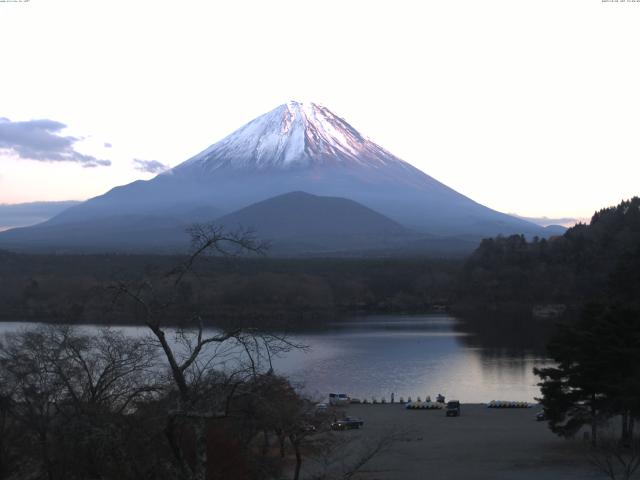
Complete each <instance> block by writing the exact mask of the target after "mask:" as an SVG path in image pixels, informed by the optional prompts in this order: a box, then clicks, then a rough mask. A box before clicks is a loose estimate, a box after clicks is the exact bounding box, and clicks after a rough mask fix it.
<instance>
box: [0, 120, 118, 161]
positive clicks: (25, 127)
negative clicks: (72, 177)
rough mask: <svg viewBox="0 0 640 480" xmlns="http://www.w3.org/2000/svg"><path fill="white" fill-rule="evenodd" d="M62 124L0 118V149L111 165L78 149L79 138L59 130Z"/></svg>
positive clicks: (29, 157)
mask: <svg viewBox="0 0 640 480" xmlns="http://www.w3.org/2000/svg"><path fill="white" fill-rule="evenodd" d="M66 127H67V126H66V125H65V124H64V123H60V122H56V121H55V120H47V119H42V120H28V121H24V122H12V121H11V120H9V119H8V118H0V152H1V151H3V150H6V151H8V152H9V153H13V154H15V155H17V156H18V157H19V158H21V159H24V160H35V161H38V162H75V163H79V164H81V165H82V166H83V167H99V166H105V167H106V166H109V165H111V161H110V160H102V159H98V158H95V157H92V156H91V155H85V154H83V153H80V152H78V151H77V150H76V149H75V148H74V144H75V143H76V142H77V141H78V140H80V139H79V138H76V137H72V136H63V135H60V134H59V133H60V131H61V130H63V129H65V128H66Z"/></svg>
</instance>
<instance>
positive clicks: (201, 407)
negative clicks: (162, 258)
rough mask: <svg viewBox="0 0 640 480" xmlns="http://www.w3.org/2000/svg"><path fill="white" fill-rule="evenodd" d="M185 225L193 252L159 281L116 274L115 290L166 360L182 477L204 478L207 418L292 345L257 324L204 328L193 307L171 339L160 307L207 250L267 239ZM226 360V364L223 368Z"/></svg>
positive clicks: (225, 251) (241, 247) (252, 246)
mask: <svg viewBox="0 0 640 480" xmlns="http://www.w3.org/2000/svg"><path fill="white" fill-rule="evenodd" d="M189 233H190V234H191V237H192V250H191V254H190V255H189V256H188V257H187V258H186V259H185V261H184V262H183V263H181V264H180V265H178V266H177V267H176V268H174V269H172V270H171V271H169V272H168V273H167V274H166V275H165V276H164V277H162V279H160V281H159V282H156V283H154V282H152V281H150V280H148V279H147V280H144V281H142V282H138V283H135V284H131V283H124V282H121V283H119V284H118V285H117V287H116V290H117V292H118V294H119V295H120V296H124V297H125V298H127V299H129V300H130V301H132V302H133V304H134V305H135V306H137V308H138V311H139V312H140V313H141V318H142V320H143V321H144V323H145V325H146V326H147V327H148V328H149V330H150V331H151V332H152V334H153V335H154V337H155V339H156V340H157V342H158V344H159V346H160V348H161V350H162V352H163V354H164V357H165V360H166V362H167V365H168V367H169V372H170V375H171V378H172V381H173V384H174V385H175V388H176V391H177V398H176V408H175V409H173V410H171V412H170V413H169V416H168V420H167V426H166V434H167V439H168V441H169V444H170V446H171V450H172V452H173V455H174V460H175V462H176V465H177V467H178V470H179V472H180V474H181V476H182V477H184V478H188V479H193V480H204V479H205V478H206V474H207V465H208V461H207V429H208V425H209V422H210V421H211V420H213V419H219V418H223V417H225V416H227V414H228V411H229V408H228V407H229V401H230V398H231V397H232V396H233V395H234V394H235V393H236V387H237V386H238V385H240V384H241V383H243V382H244V381H245V380H247V379H250V378H255V377H256V375H257V373H258V372H259V371H262V370H265V369H267V368H265V367H267V366H268V370H271V369H272V365H271V359H272V357H273V356H274V355H278V354H280V353H282V352H283V351H286V350H288V349H290V348H296V347H298V346H297V345H294V344H292V343H290V342H288V341H287V340H286V338H285V337H284V336H278V335H275V334H273V333H266V332H263V331H260V330H257V329H255V328H247V327H244V328H241V327H240V326H232V327H230V328H226V329H217V330H214V331H207V330H206V329H205V328H204V323H205V322H204V319H203V317H202V315H201V314H200V313H199V312H197V311H194V312H190V313H189V314H188V315H187V318H186V319H182V320H181V321H180V322H179V325H178V328H177V329H176V330H175V334H174V338H173V341H172V340H171V339H170V338H169V336H170V328H171V326H170V324H169V323H170V322H167V321H166V320H165V319H164V313H165V312H166V311H167V309H168V308H169V306H171V305H172V302H174V301H175V300H176V297H177V295H178V294H179V292H180V286H181V285H182V284H183V282H184V281H185V279H186V278H187V277H193V276H195V277H197V271H196V268H195V267H196V264H197V261H198V260H202V259H203V258H204V257H206V256H207V255H209V254H214V255H218V256H224V257H229V256H236V255H240V254H246V253H252V254H263V253H264V251H265V249H266V247H267V246H266V244H264V243H262V242H260V241H258V240H257V239H256V238H255V236H254V235H253V234H252V232H250V231H238V232H226V231H225V230H224V228H222V227H220V226H216V225H195V226H193V227H192V228H191V229H190V230H189ZM173 320H174V321H175V319H173ZM234 362H235V363H234ZM230 364H232V368H229V365H230ZM225 367H226V368H225ZM214 370H226V373H225V374H224V375H211V374H210V372H211V371H214ZM229 370H231V372H229ZM184 426H188V427H190V428H191V430H192V431H193V434H194V437H195V461H194V463H193V464H190V463H189V462H188V461H186V458H185V455H184V451H183V450H184V449H183V446H182V445H181V443H180V441H179V432H180V431H182V429H183V428H184Z"/></svg>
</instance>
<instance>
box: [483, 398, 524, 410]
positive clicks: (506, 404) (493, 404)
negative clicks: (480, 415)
mask: <svg viewBox="0 0 640 480" xmlns="http://www.w3.org/2000/svg"><path fill="white" fill-rule="evenodd" d="M487 407H488V408H531V407H533V405H532V404H530V403H528V402H511V401H508V400H491V401H490V402H489V403H488V404H487Z"/></svg>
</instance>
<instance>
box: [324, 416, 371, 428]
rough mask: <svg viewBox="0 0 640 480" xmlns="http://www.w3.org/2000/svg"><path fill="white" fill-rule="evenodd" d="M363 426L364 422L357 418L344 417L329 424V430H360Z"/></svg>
mask: <svg viewBox="0 0 640 480" xmlns="http://www.w3.org/2000/svg"><path fill="white" fill-rule="evenodd" d="M363 425H364V422H363V421H362V420H360V419H359V418H353V417H344V418H342V419H340V420H336V421H335V422H333V423H332V424H331V430H351V429H353V428H360V427H362V426H363Z"/></svg>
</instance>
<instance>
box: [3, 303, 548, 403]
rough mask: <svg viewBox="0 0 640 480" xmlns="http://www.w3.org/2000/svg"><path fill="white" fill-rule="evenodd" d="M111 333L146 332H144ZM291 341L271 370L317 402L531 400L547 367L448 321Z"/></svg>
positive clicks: (411, 320)
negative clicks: (539, 371) (294, 347)
mask: <svg viewBox="0 0 640 480" xmlns="http://www.w3.org/2000/svg"><path fill="white" fill-rule="evenodd" d="M29 325H35V324H25V323H14V322H6V323H0V334H1V333H6V332H9V331H15V330H16V329H18V328H21V327H24V326H29ZM83 328H87V329H92V328H98V327H94V326H85V327H83ZM116 328H120V329H122V330H123V331H125V332H126V333H127V334H129V335H142V334H145V333H146V329H144V328H143V327H116ZM474 330H476V331H474ZM514 335H522V336H525V337H526V336H527V332H520V333H516V334H514ZM291 339H292V340H293V341H295V342H297V343H301V344H304V345H307V346H308V347H309V348H308V349H307V350H305V351H292V352H289V353H287V354H285V355H284V356H283V357H282V358H277V359H275V361H274V368H275V370H276V372H278V373H281V374H284V375H286V376H288V377H289V378H290V379H291V380H292V382H294V383H295V384H296V385H297V386H298V387H299V388H300V389H301V390H303V391H305V392H306V393H308V394H310V395H312V396H314V397H317V399H318V400H321V399H323V398H324V397H326V395H327V394H328V393H329V392H339V393H348V394H349V395H350V396H353V397H358V398H361V399H362V398H367V399H369V400H371V399H372V397H375V398H376V399H378V400H380V399H381V398H383V397H384V398H386V400H387V401H389V399H390V397H391V393H392V392H393V393H394V394H395V398H396V400H398V399H399V398H400V397H404V398H407V397H408V396H411V397H412V398H413V399H415V398H416V397H417V396H420V397H422V398H423V399H424V398H425V396H426V395H430V396H431V398H434V397H435V396H436V395H437V394H438V393H442V394H443V395H445V396H446V397H447V398H456V399H459V400H461V401H463V402H473V403H479V402H488V401H490V400H493V399H495V400H520V401H533V399H534V397H536V396H539V389H538V387H537V386H536V383H537V381H538V380H537V377H536V376H535V375H534V374H533V372H532V369H533V367H540V366H545V365H548V364H550V362H549V360H548V359H546V358H545V357H544V355H543V354H541V353H540V350H539V349H536V348H532V347H530V346H529V345H528V344H527V343H526V342H524V343H523V342H522V340H523V338H513V340H512V341H511V340H508V341H503V342H501V343H499V344H494V343H488V342H487V341H485V340H484V339H483V335H479V334H478V332H477V329H474V328H471V327H469V326H467V324H465V323H464V322H461V321H460V320H458V319H456V318H455V317H452V316H450V315H447V314H434V315H413V316H402V315H376V316H368V317H361V318H353V319H350V320H347V321H342V322H340V323H331V324H328V325H326V326H324V327H323V328H322V329H319V330H314V331H311V332H303V333H297V334H294V335H292V336H291Z"/></svg>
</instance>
